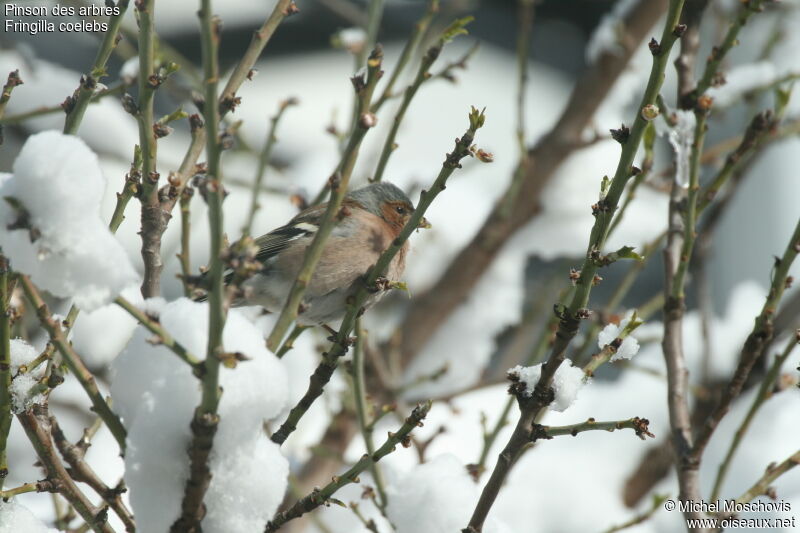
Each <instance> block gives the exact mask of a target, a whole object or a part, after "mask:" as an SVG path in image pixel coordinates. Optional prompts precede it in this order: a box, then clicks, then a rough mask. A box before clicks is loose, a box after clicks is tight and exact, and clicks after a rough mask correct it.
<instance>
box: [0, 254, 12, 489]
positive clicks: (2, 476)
mask: <svg viewBox="0 0 800 533" xmlns="http://www.w3.org/2000/svg"><path fill="white" fill-rule="evenodd" d="M9 274H10V267H9V264H8V258H6V257H5V256H4V255H2V254H0V491H1V490H3V484H4V483H5V480H6V476H8V457H7V454H6V448H7V446H8V433H9V431H10V430H11V322H12V310H11V292H12V291H11V289H12V285H11V276H10V275H9Z"/></svg>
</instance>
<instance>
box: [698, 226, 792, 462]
mask: <svg viewBox="0 0 800 533" xmlns="http://www.w3.org/2000/svg"><path fill="white" fill-rule="evenodd" d="M798 252H800V219H798V221H797V225H796V226H795V229H794V233H793V234H792V237H791V238H790V240H789V244H788V245H787V246H786V250H785V251H784V253H783V256H782V257H781V258H780V259H779V260H776V262H775V268H774V271H773V273H772V283H771V285H770V289H769V293H768V294H767V299H766V301H765V302H764V306H763V307H762V309H761V313H760V314H759V315H758V316H757V317H756V320H755V325H754V326H753V329H752V331H751V332H750V334H749V335H748V336H747V340H746V341H745V343H744V346H743V347H742V351H741V353H740V354H739V363H738V365H737V367H736V370H735V372H734V374H733V377H732V378H731V381H730V382H729V383H728V386H727V387H726V389H725V390H724V391H723V393H722V397H721V398H720V400H719V402H718V404H717V406H716V407H715V408H714V410H713V411H712V413H711V415H710V416H709V417H708V418H707V419H706V422H705V424H704V425H703V427H702V428H700V430H699V431H698V436H697V439H696V441H695V444H694V446H693V448H692V458H693V459H696V460H699V459H700V458H701V457H702V455H703V451H704V450H705V447H706V445H707V444H708V442H709V441H710V440H711V436H712V435H713V434H714V430H716V428H717V425H718V424H719V422H720V420H722V418H723V417H724V416H725V415H726V414H727V413H728V411H729V410H730V406H731V402H733V400H734V398H736V397H737V396H739V393H740V392H741V391H742V388H743V387H744V383H745V381H746V380H747V377H748V376H749V375H750V371H751V370H752V368H753V366H754V365H755V363H756V361H758V359H759V358H760V357H762V355H763V352H764V350H765V348H766V347H767V346H768V345H769V343H770V341H771V340H772V336H773V327H772V319H773V317H774V315H775V312H776V311H777V309H778V305H779V304H780V301H781V298H782V296H783V293H784V291H785V290H786V287H787V279H788V278H789V269H790V268H791V266H792V263H793V262H794V260H795V259H796V258H797V254H798Z"/></svg>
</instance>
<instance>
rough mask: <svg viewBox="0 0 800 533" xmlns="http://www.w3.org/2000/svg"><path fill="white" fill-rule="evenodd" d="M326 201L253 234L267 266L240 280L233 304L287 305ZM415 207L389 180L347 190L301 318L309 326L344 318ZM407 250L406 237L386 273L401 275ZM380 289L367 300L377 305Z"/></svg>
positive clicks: (276, 307) (390, 276) (258, 257)
mask: <svg viewBox="0 0 800 533" xmlns="http://www.w3.org/2000/svg"><path fill="white" fill-rule="evenodd" d="M326 207H327V204H321V205H316V206H313V207H310V208H308V209H306V210H304V211H302V212H300V213H299V214H298V215H297V216H295V217H294V218H293V219H292V220H290V221H289V223H288V224H286V225H285V226H281V227H279V228H277V229H274V230H272V231H271V232H269V233H267V234H266V235H263V236H261V237H259V238H258V239H256V240H255V243H256V245H257V246H258V248H259V250H258V253H257V254H256V260H257V261H259V262H260V263H261V264H262V265H263V268H262V269H261V270H260V271H259V272H258V273H256V274H255V275H253V276H252V277H250V278H249V279H248V280H246V281H245V282H244V283H242V289H243V297H242V298H240V299H238V300H237V301H235V302H234V305H260V306H262V307H264V308H265V309H266V310H267V311H271V312H279V311H280V310H281V309H282V308H283V306H284V305H285V303H286V300H287V298H288V296H289V291H290V290H291V287H292V284H293V283H294V280H295V278H296V277H297V273H298V271H299V270H300V266H301V265H302V262H303V257H304V256H305V252H306V249H307V248H308V246H309V245H310V244H311V241H312V240H313V238H314V233H315V232H316V231H317V229H319V224H320V220H321V219H322V215H323V213H324V212H325V209H326ZM413 211H414V205H413V204H412V203H411V200H409V199H408V197H407V196H406V195H405V193H404V192H403V191H402V190H400V189H399V188H398V187H397V186H395V185H393V184H391V183H387V182H378V183H372V184H370V185H367V186H366V187H363V188H361V189H358V190H355V191H352V192H350V193H348V194H347V195H346V196H345V198H344V200H343V202H342V211H341V215H340V216H339V217H337V219H336V222H335V225H334V227H333V231H332V232H331V234H330V236H329V238H328V240H327V241H326V242H325V246H324V248H323V250H322V256H321V257H320V260H319V263H317V267H316V269H315V271H314V275H313V276H312V278H311V283H310V284H309V285H308V287H307V289H306V292H305V295H304V305H303V309H302V311H301V313H300V314H299V315H298V317H297V323H298V324H300V325H304V326H310V325H319V324H327V323H328V322H332V321H335V320H338V319H340V318H342V317H343V316H344V313H345V310H346V301H347V298H348V297H349V296H351V295H353V294H355V293H356V291H357V290H358V288H359V283H363V276H364V274H366V272H367V271H368V270H369V268H370V267H371V266H372V265H374V264H375V263H376V262H377V260H378V257H380V255H381V253H383V251H384V250H386V249H387V248H388V247H389V246H390V245H391V243H392V241H393V240H394V239H395V238H396V237H397V236H398V235H399V233H400V231H401V230H402V229H403V226H405V224H406V222H407V221H408V219H409V217H410V216H411V213H412V212H413ZM407 251H408V241H406V242H405V244H403V247H402V248H401V250H400V251H399V252H398V254H397V255H396V256H395V257H394V258H393V259H392V262H391V263H390V264H389V269H388V272H387V274H386V277H387V278H388V279H390V280H397V279H398V278H399V277H400V276H401V275H402V273H403V269H404V268H405V259H406V252H407ZM381 294H382V291H378V292H376V293H375V294H374V295H372V296H370V298H369V299H368V301H367V302H366V303H365V306H366V307H369V306H371V305H373V304H374V303H375V302H377V301H378V299H379V298H380V295H381Z"/></svg>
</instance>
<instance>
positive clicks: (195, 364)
mask: <svg viewBox="0 0 800 533" xmlns="http://www.w3.org/2000/svg"><path fill="white" fill-rule="evenodd" d="M114 303H115V304H117V305H118V306H120V307H121V308H122V309H124V310H125V311H127V313H128V314H129V315H131V316H132V317H133V318H135V319H136V320H137V321H138V322H139V323H140V324H141V325H143V326H144V327H145V328H147V330H148V331H150V333H153V334H154V335H156V336H158V342H159V343H160V344H163V345H164V346H166V347H167V348H169V349H170V351H172V353H174V354H175V355H177V356H178V358H180V360H181V361H183V362H184V363H186V364H188V365H189V366H191V367H192V370H193V371H194V373H195V374H198V373H200V372H201V371H202V370H203V362H202V361H201V360H199V359H198V358H197V357H195V356H194V355H192V353H191V352H189V350H187V349H186V348H185V347H184V346H183V345H182V344H181V343H179V342H178V341H176V340H175V339H174V338H173V337H172V336H171V335H170V334H169V332H168V331H167V330H165V329H164V328H163V327H161V324H159V323H158V322H157V321H156V320H153V319H152V318H150V317H148V316H147V315H146V314H145V313H144V312H143V311H142V310H141V309H139V308H138V307H136V306H135V305H133V303H131V302H130V301H128V300H126V299H125V298H124V297H122V296H117V298H116V300H114Z"/></svg>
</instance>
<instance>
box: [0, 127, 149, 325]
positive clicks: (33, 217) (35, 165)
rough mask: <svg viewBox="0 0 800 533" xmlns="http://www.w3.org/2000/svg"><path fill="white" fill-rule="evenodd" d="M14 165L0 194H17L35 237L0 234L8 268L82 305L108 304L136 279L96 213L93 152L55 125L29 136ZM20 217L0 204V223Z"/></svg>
mask: <svg viewBox="0 0 800 533" xmlns="http://www.w3.org/2000/svg"><path fill="white" fill-rule="evenodd" d="M13 171H14V172H13V175H12V176H11V177H8V178H6V179H2V178H0V180H2V181H0V197H12V198H14V199H16V201H18V202H19V203H20V204H21V205H22V206H23V207H24V209H25V210H26V211H27V212H28V215H29V220H28V223H29V225H30V226H31V227H33V228H36V230H38V232H40V236H39V237H38V238H36V239H35V241H33V242H32V238H31V235H30V234H29V231H28V230H27V229H24V228H23V229H16V230H13V231H5V230H4V231H2V232H0V247H2V248H3V250H4V251H5V253H6V255H7V256H8V257H9V258H10V259H11V264H12V268H14V269H15V270H16V271H18V272H22V273H25V274H28V275H30V277H31V280H32V281H33V282H34V283H35V284H36V285H37V286H38V287H39V288H41V289H45V290H47V291H50V292H51V293H53V294H54V295H56V296H61V297H65V298H72V299H73V300H74V302H75V304H76V305H77V306H78V307H80V308H81V309H85V310H93V309H96V308H97V307H99V306H101V305H104V304H106V303H108V302H109V301H111V300H112V299H113V298H114V297H116V295H118V294H119V293H120V291H122V289H124V288H125V287H127V286H129V285H131V284H134V283H136V282H137V279H138V276H137V275H136V272H135V270H134V268H133V266H132V265H131V263H130V261H129V259H128V256H127V255H126V254H125V251H124V250H123V248H122V246H121V245H120V244H119V242H117V241H116V240H115V239H114V236H113V235H112V234H111V232H110V231H109V230H108V228H107V226H106V224H105V223H104V222H103V221H102V220H101V218H100V200H101V198H102V195H103V190H104V188H105V180H104V178H103V175H102V173H101V172H100V168H99V166H98V162H97V156H96V155H95V154H94V153H93V152H92V151H91V150H90V149H89V148H88V147H87V146H86V144H85V143H84V142H83V141H82V140H80V139H78V138H77V137H73V136H71V135H64V134H62V133H60V132H56V131H47V132H43V133H38V134H36V135H32V136H31V137H29V138H28V140H27V141H26V143H25V145H24V146H23V147H22V150H21V151H20V153H19V155H18V156H17V158H16V160H15V161H14V166H13ZM18 215H19V214H18V213H17V212H15V209H14V208H12V206H11V205H10V204H9V203H8V202H0V223H2V224H3V226H5V227H7V226H8V225H9V224H12V223H14V222H15V221H16V220H17V217H18Z"/></svg>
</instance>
